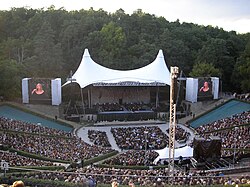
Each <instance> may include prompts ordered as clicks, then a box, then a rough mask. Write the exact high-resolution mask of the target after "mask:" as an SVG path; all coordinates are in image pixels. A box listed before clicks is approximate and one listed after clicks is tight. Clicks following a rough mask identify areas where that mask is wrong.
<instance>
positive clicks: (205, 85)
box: [198, 78, 213, 100]
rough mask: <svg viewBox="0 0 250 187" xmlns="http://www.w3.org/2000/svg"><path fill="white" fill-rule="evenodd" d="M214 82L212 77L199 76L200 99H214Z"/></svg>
mask: <svg viewBox="0 0 250 187" xmlns="http://www.w3.org/2000/svg"><path fill="white" fill-rule="evenodd" d="M212 98H213V95H212V82H211V79H210V78H199V80H198V100H209V99H212Z"/></svg>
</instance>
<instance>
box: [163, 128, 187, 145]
mask: <svg viewBox="0 0 250 187" xmlns="http://www.w3.org/2000/svg"><path fill="white" fill-rule="evenodd" d="M167 133H169V129H167ZM190 135H191V134H190V133H189V132H187V131H185V130H184V129H183V128H181V127H180V126H178V125H177V126H176V127H175V140H176V141H178V142H179V143H185V142H186V141H187V140H188V138H189V137H190Z"/></svg>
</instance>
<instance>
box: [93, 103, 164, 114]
mask: <svg viewBox="0 0 250 187" xmlns="http://www.w3.org/2000/svg"><path fill="white" fill-rule="evenodd" d="M93 108H94V109H95V110H96V111H97V112H111V111H112V112H114V111H145V110H146V111H157V112H166V111H168V110H169V106H168V105H167V104H165V103H159V104H158V106H157V107H156V106H155V104H150V103H148V104H146V103H143V102H132V103H123V104H119V103H96V104H94V105H93Z"/></svg>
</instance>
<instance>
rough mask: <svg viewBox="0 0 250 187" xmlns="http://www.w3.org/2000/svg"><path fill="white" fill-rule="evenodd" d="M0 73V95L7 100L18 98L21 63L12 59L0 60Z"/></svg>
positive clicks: (19, 94) (21, 72) (22, 73)
mask: <svg viewBox="0 0 250 187" xmlns="http://www.w3.org/2000/svg"><path fill="white" fill-rule="evenodd" d="M0 75H1V77H0V96H3V97H4V99H7V100H9V99H14V98H17V97H19V98H20V97H21V79H22V77H23V76H24V75H25V72H24V70H23V65H22V64H18V63H17V62H16V61H14V60H0Z"/></svg>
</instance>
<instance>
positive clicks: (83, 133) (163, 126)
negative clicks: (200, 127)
mask: <svg viewBox="0 0 250 187" xmlns="http://www.w3.org/2000/svg"><path fill="white" fill-rule="evenodd" d="M117 123H118V124H119V122H117ZM141 126H143V124H140V125H129V124H127V125H124V124H122V127H141ZM147 126H158V127H159V128H160V129H161V130H162V132H164V133H165V134H167V135H168V133H167V129H168V128H169V125H168V123H167V124H166V123H162V124H151V125H150V124H147ZM178 126H180V127H181V128H183V129H184V130H186V131H188V132H189V133H190V134H191V136H190V137H189V139H188V141H187V142H186V143H182V144H181V143H178V142H177V141H176V142H175V147H176V148H179V147H183V146H185V145H186V144H189V143H191V142H192V140H193V138H194V132H193V131H192V130H191V129H189V128H188V127H186V126H184V125H182V124H178ZM119 127H121V125H112V126H91V127H90V126H89V127H82V128H80V129H79V130H78V131H77V135H78V136H79V137H81V138H82V140H83V141H85V142H87V143H89V144H91V145H92V144H93V142H91V141H90V140H89V138H88V130H99V131H104V132H106V134H107V137H108V140H109V142H110V144H111V147H112V149H115V150H117V151H119V152H121V149H120V148H119V147H118V145H117V144H116V141H115V139H114V137H113V134H112V133H111V131H110V130H111V128H119Z"/></svg>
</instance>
